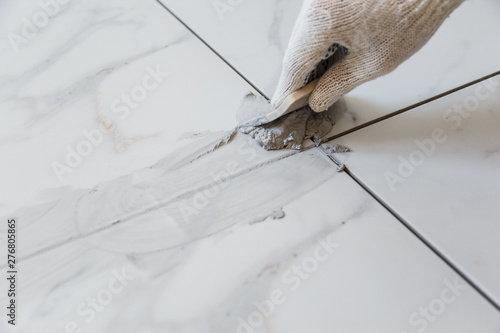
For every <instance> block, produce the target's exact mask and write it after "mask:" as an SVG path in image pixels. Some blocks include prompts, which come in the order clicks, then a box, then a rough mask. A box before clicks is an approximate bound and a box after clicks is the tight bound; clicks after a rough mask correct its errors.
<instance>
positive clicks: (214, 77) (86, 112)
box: [0, 0, 251, 213]
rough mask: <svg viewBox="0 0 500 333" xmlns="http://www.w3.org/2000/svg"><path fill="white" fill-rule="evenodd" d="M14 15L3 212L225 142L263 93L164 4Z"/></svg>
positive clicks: (2, 132) (4, 81)
mask: <svg viewBox="0 0 500 333" xmlns="http://www.w3.org/2000/svg"><path fill="white" fill-rule="evenodd" d="M43 3H45V2H43ZM51 3H53V2H51ZM61 3H62V1H61ZM2 8H3V9H5V10H2V13H3V14H1V17H2V20H0V21H1V23H0V29H1V31H2V35H5V36H18V38H23V39H22V42H19V39H14V40H15V41H17V42H12V43H11V41H10V39H9V38H2V39H1V41H0V62H1V63H2V64H3V65H2V67H1V69H0V85H1V86H2V87H3V89H2V90H1V91H0V107H1V109H2V110H3V112H2V113H1V115H0V117H1V119H0V126H1V127H0V155H1V156H2V163H0V174H1V175H2V187H1V190H0V209H1V210H2V212H4V211H5V212H6V213H8V212H11V211H13V210H15V209H16V208H18V207H20V206H22V205H23V204H33V203H36V202H38V201H39V199H38V195H39V193H40V191H43V190H46V189H50V190H52V189H57V188H59V187H64V186H68V187H76V188H89V187H90V188H91V187H93V186H95V185H96V184H98V183H100V182H103V181H106V180H111V179H115V178H116V177H118V176H122V175H127V174H129V173H130V172H131V171H133V170H135V169H138V168H144V167H146V166H150V165H152V164H154V163H156V162H157V161H158V160H160V159H161V158H163V157H165V156H166V155H168V154H169V153H172V152H173V151H176V150H177V149H179V148H180V147H182V146H183V145H184V144H185V141H186V140H187V141H189V140H190V137H196V135H199V133H205V134H206V133H209V134H210V133H212V134H213V133H219V134H220V135H221V137H223V136H224V135H225V133H223V132H224V131H227V130H231V129H232V128H233V127H234V126H235V125H236V117H235V113H236V110H237V109H238V107H239V104H240V102H241V100H242V99H243V97H244V96H245V95H246V94H247V92H248V91H249V90H251V87H250V86H249V85H248V84H247V83H246V82H245V81H244V80H243V79H242V78H241V77H240V76H239V75H238V74H236V73H235V72H234V71H233V70H232V69H231V68H229V67H228V66H227V65H226V64H225V63H224V62H223V61H221V60H220V59H219V58H218V57H217V56H216V55H214V54H213V52H212V51H211V50H210V49H209V48H207V47H206V46H205V45H203V43H201V42H200V41H199V40H198V39H197V38H196V37H194V36H193V35H192V34H191V33H190V32H189V31H188V30H187V29H186V28H185V27H183V26H182V25H181V24H180V23H179V22H178V21H177V20H175V19H174V18H173V17H172V16H171V15H170V14H169V13H168V12H166V11H165V10H163V8H162V7H161V5H160V4H158V3H156V2H155V1H136V0H125V1H106V2H102V1H94V0H92V1H85V2H75V1H71V2H67V3H66V4H64V5H59V7H57V8H56V7H50V8H49V9H46V8H45V7H43V6H42V5H41V4H39V2H38V1H35V0H28V1H23V2H12V1H11V2H6V3H3V4H2ZM44 8H45V9H44ZM56 9H57V12H56ZM47 11H49V12H51V13H52V12H54V13H55V14H54V16H50V17H49V16H48V14H46V12H47ZM7 13H8V15H7ZM44 15H45V16H44ZM44 17H46V18H48V19H47V22H45V21H43V18H44ZM34 20H35V21H34ZM40 20H41V21H40ZM34 22H35V23H37V24H39V25H40V26H41V27H40V28H36V31H30V29H31V28H30V26H31V25H33V24H34ZM28 32H30V33H29V34H28ZM25 34H26V35H27V36H29V37H30V38H25V37H23V36H24V35H25ZM13 38H14V37H13ZM18 44H19V45H18ZM16 51H17V52H16ZM214 140H215V139H214ZM54 163H55V165H54Z"/></svg>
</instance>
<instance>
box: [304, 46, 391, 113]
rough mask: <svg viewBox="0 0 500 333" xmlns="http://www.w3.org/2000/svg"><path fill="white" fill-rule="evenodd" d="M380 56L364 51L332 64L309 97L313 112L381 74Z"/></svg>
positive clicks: (318, 110) (325, 108) (323, 109)
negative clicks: (367, 53)
mask: <svg viewBox="0 0 500 333" xmlns="http://www.w3.org/2000/svg"><path fill="white" fill-rule="evenodd" d="M380 60H381V58H378V57H373V56H370V55H368V56H366V53H365V52H362V53H357V54H351V55H349V56H347V57H346V58H344V59H342V60H341V61H339V62H338V63H336V64H334V65H333V66H332V67H331V68H330V69H329V70H328V71H327V72H326V73H325V74H324V75H323V76H322V77H321V78H320V79H319V81H318V84H317V85H316V88H315V89H314V91H313V92H312V93H311V96H310V97H309V106H310V107H311V108H312V109H313V110H314V111H315V112H322V111H326V110H327V109H328V108H329V107H330V106H331V105H333V104H334V103H335V102H336V101H338V100H339V98H340V97H342V95H345V94H347V93H348V92H350V91H351V90H353V89H354V88H356V87H357V86H359V85H360V84H362V83H364V82H367V81H370V80H372V79H374V78H376V77H378V76H380V75H382V68H381V64H380V62H381V61H380Z"/></svg>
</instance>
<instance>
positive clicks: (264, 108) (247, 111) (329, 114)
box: [237, 94, 345, 150]
mask: <svg viewBox="0 0 500 333" xmlns="http://www.w3.org/2000/svg"><path fill="white" fill-rule="evenodd" d="M270 111H272V107H270V104H269V103H268V102H267V101H266V100H265V99H264V98H262V97H259V96H255V95H252V94H249V95H247V96H246V97H245V99H244V100H243V102H242V105H241V107H240V110H239V112H238V116H237V117H238V121H239V122H240V123H245V121H247V120H248V119H252V118H255V117H256V116H259V115H261V114H265V113H268V112H270ZM344 111H345V103H344V102H343V100H340V101H339V102H337V103H336V104H334V105H333V106H332V107H331V108H329V109H328V110H327V111H325V112H321V113H316V112H314V111H312V109H311V108H310V107H309V106H306V107H304V108H302V109H299V110H297V111H294V112H292V113H289V114H287V115H284V116H282V117H280V118H279V119H276V120H275V121H273V122H271V123H269V124H265V125H260V126H252V125H250V126H240V132H242V133H244V134H247V135H249V136H250V137H252V138H253V139H254V140H255V141H256V142H257V143H258V144H259V145H260V146H261V147H262V148H264V149H266V150H280V149H299V150H300V149H302V147H303V143H304V141H306V140H308V139H311V140H312V141H314V142H316V143H320V142H321V141H322V139H323V138H324V137H325V136H326V135H327V134H328V133H329V132H330V131H331V130H332V128H333V126H334V125H335V119H336V117H337V116H338V115H339V114H341V113H343V112H344Z"/></svg>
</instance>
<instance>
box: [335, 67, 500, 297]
mask: <svg viewBox="0 0 500 333" xmlns="http://www.w3.org/2000/svg"><path fill="white" fill-rule="evenodd" d="M335 142H338V143H342V144H344V145H347V146H349V147H350V148H351V149H352V150H353V152H352V153H351V154H349V156H348V158H347V160H344V162H345V163H346V165H347V167H348V168H349V170H350V171H351V172H352V173H353V174H354V175H355V176H356V177H358V178H359V179H360V180H361V181H362V182H363V183H365V184H366V186H367V187H368V188H370V190H372V191H373V192H374V193H375V194H376V195H377V196H379V197H380V198H381V199H382V200H383V201H384V202H386V203H387V204H388V205H389V206H390V207H391V208H392V209H393V210H394V211H396V213H397V214H399V215H400V216H402V218H404V219H405V220H406V221H407V222H408V223H409V224H410V225H411V226H412V227H413V228H414V229H415V230H417V231H418V232H419V233H420V234H422V235H423V237H425V238H426V239H427V240H428V241H429V242H430V243H431V244H433V246H434V247H436V249H437V250H439V251H440V252H441V253H443V254H444V255H445V256H446V257H447V258H449V260H451V261H452V262H453V263H454V265H456V267H458V268H459V269H460V270H462V271H463V272H464V273H465V274H466V275H467V276H469V278H471V279H472V280H473V281H474V282H475V283H476V284H478V285H479V286H480V287H481V288H482V289H483V290H485V291H486V292H487V293H488V294H489V295H490V297H491V298H492V299H494V300H495V302H496V303H497V304H500V286H499V284H498V280H499V278H500V264H499V263H500V260H499V259H500V256H499V253H500V245H499V244H498V238H499V237H500V225H499V224H498V216H500V208H499V206H498V198H499V196H500V177H499V176H498V170H499V167H500V79H499V76H496V77H493V78H491V79H489V80H487V81H483V82H481V83H478V84H476V85H473V86H470V87H469V88H466V89H463V90H460V91H458V92H455V93H454V94H451V95H449V96H446V97H443V98H441V99H438V100H436V101H434V102H432V103H429V104H426V105H423V106H420V107H418V108H416V109H414V110H411V111H408V112H405V113H403V114H400V115H398V116H396V117H393V118H390V119H387V120H385V121H382V122H379V123H377V124H374V125H371V126H369V127H367V128H364V129H362V130H359V131H356V132H353V133H351V134H349V135H346V136H344V137H341V138H339V139H338V140H335Z"/></svg>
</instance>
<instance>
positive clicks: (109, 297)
mask: <svg viewBox="0 0 500 333" xmlns="http://www.w3.org/2000/svg"><path fill="white" fill-rule="evenodd" d="M290 165H298V166H299V167H298V170H297V171H293V168H290ZM303 169H309V170H310V177H311V179H313V181H314V185H312V186H311V187H310V188H308V189H307V190H306V191H303V190H304V188H302V190H298V189H299V188H301V185H300V184H301V183H302V184H303V183H305V181H304V180H303V179H297V180H295V181H294V179H293V177H291V175H293V174H294V173H296V174H302V175H304V174H305V173H304V171H303ZM331 169H333V168H331V161H329V160H328V159H327V158H326V157H325V155H323V154H322V153H320V152H319V151H318V150H316V149H312V150H310V151H308V152H304V153H300V154H296V155H294V156H290V157H287V158H285V159H282V160H279V161H278V162H276V163H273V164H270V165H266V166H265V167H262V168H258V169H255V170H253V171H251V172H253V175H252V177H247V178H246V179H245V178H244V176H242V177H240V180H239V181H238V180H236V179H235V182H232V183H230V184H228V187H226V188H223V189H221V191H220V193H219V195H218V196H215V197H213V198H212V200H210V201H209V203H208V204H207V206H206V207H205V208H204V209H202V211H201V212H200V214H199V215H197V217H198V218H197V219H196V220H193V221H192V222H193V223H191V224H185V223H172V219H171V216H170V215H169V212H168V210H157V211H155V212H152V213H151V214H149V215H148V216H147V218H145V215H141V217H139V218H133V219H131V220H128V221H125V222H123V223H118V224H115V225H113V226H112V227H110V228H109V229H106V230H101V231H100V232H98V233H95V234H93V235H88V236H87V237H85V238H81V239H77V240H74V241H72V242H69V243H66V244H64V245H62V246H60V247H58V248H55V249H50V250H47V251H43V252H40V253H38V254H36V255H35V256H33V257H31V258H27V259H24V260H22V261H21V263H20V264H19V271H20V274H22V275H20V276H21V278H20V279H19V285H18V288H19V290H22V292H21V293H20V294H19V300H18V302H19V313H22V316H20V317H19V326H18V330H17V331H18V332H31V331H33V329H36V330H37V331H41V332H49V331H50V332H64V331H65V329H66V330H69V331H71V330H76V329H81V330H82V331H89V332H95V333H99V332H139V333H141V332H166V331H168V332H185V333H188V332H304V331H305V330H307V329H309V328H310V329H312V330H314V332H319V333H321V332H331V331H332V329H333V330H336V331H337V330H338V331H348V332H367V331H375V332H393V331H394V332H408V333H409V332H417V331H418V330H425V331H426V332H470V331H472V330H476V331H481V332H497V331H498V329H499V328H500V314H499V313H498V312H497V311H496V310H495V309H494V308H493V307H492V306H491V305H490V304H489V303H487V302H486V301H485V299H483V298H482V297H481V296H480V295H479V294H478V293H477V292H476V291H475V290H474V289H473V288H471V287H470V286H468V285H467V284H466V283H465V282H464V281H462V280H461V279H460V278H459V277H457V275H456V273H454V272H453V271H452V270H451V269H450V268H449V267H448V266H447V265H445V264H444V263H443V262H442V261H441V260H440V259H439V258H437V257H436V256H435V255H434V254H433V253H432V252H431V251H430V250H429V249H428V248H426V247H425V246H424V245H423V244H422V243H421V242H420V241H419V240H417V239H416V238H415V237H414V236H413V235H412V234H411V233H410V232H409V231H408V230H407V229H406V228H405V227H404V226H402V225H401V224H400V223H399V222H398V221H397V220H396V219H395V218H394V217H393V216H392V215H390V214H389V213H388V212H387V211H386V210H385V209H383V208H382V207H381V206H380V205H379V204H378V203H377V202H376V201H375V200H374V199H372V198H371V197H370V196H369V195H368V194H367V193H366V192H365V191H364V190H363V189H362V188H361V187H359V186H358V185H357V184H356V183H355V182H354V181H353V180H352V179H351V178H350V177H348V176H347V175H346V174H345V173H334V172H333V173H329V172H328V170H331ZM321 170H323V172H320V171H321ZM316 178H318V179H316ZM269 181H273V182H280V181H282V182H284V183H290V186H289V188H285V187H283V188H282V193H281V195H279V194H277V193H276V192H275V191H276V190H272V191H269V192H270V193H265V191H262V190H261V191H260V193H256V192H255V190H256V189H258V188H259V187H260V188H262V185H263V183H268V182H269ZM269 188H270V189H272V188H274V187H269ZM242 189H245V190H242ZM279 189H280V188H277V190H279ZM235 191H236V193H237V195H239V196H241V198H236V199H235V198H234V196H235ZM298 191H299V192H300V191H302V193H301V195H300V196H296V195H292V194H291V192H295V193H296V194H297V193H298ZM230 197H233V199H232V200H230V199H228V198H230ZM287 198H288V199H291V200H287ZM232 203H237V204H236V205H232ZM277 207H281V208H282V210H283V212H284V217H282V218H281V219H272V218H269V217H268V218H265V217H266V214H267V213H269V212H271V211H273V210H274V209H276V208H277ZM223 209H227V210H230V211H232V210H236V209H239V210H240V211H241V212H240V213H239V214H234V213H232V212H228V213H224V212H219V213H214V212H217V211H221V210H223ZM263 213H265V214H263ZM214 214H215V215H214ZM220 221H222V222H224V225H223V228H220V229H219V230H217V229H214V230H212V232H210V233H203V232H202V231H207V230H208V229H206V230H203V228H204V227H203V225H205V226H209V225H210V224H212V223H218V222H220ZM259 221H260V222H259ZM219 226H221V225H219ZM132 235H134V237H131V236H132ZM182 235H184V236H185V238H184V239H185V240H186V241H185V242H184V243H183V244H180V243H172V239H174V238H175V239H177V240H178V239H181V238H182V237H181V236H182ZM193 235H197V236H200V237H192V236H193ZM162 239H163V243H162V242H161V240H162ZM25 243H26V242H25ZM299 270H300V271H299ZM2 283H4V282H2ZM0 298H1V301H2V302H4V301H5V299H4V298H5V295H3V294H1V295H0ZM271 300H273V301H271ZM273 302H276V303H274V305H270V304H271V303H273ZM259 309H261V310H259ZM259 311H262V312H259ZM266 311H267V312H266ZM426 311H429V312H428V313H427V314H425V313H426ZM264 312H265V313H267V314H268V315H266V317H265V319H264V316H262V315H259V313H264ZM425 316H428V317H427V318H428V319H425V318H426V317H425ZM1 325H5V323H4V322H3V321H2V324H1ZM2 331H5V332H9V330H8V328H5V327H2Z"/></svg>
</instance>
